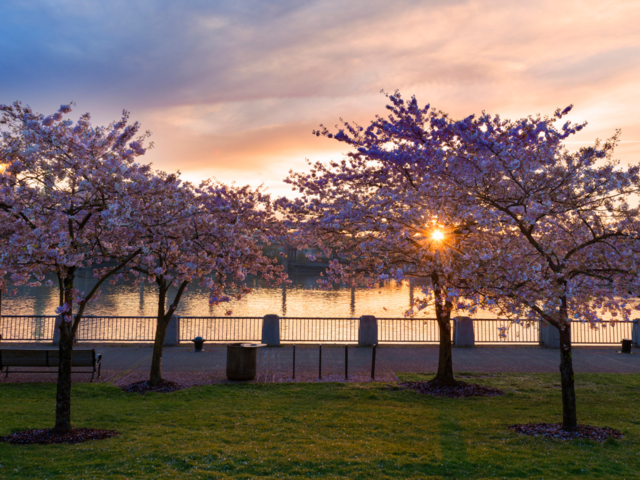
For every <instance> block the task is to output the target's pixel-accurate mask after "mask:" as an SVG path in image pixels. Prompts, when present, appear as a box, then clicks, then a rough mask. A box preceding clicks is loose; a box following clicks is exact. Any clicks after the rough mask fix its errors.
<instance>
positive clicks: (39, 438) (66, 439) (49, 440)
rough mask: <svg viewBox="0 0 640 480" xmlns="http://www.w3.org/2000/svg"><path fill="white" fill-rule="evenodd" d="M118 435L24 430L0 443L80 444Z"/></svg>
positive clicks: (93, 430)
mask: <svg viewBox="0 0 640 480" xmlns="http://www.w3.org/2000/svg"><path fill="white" fill-rule="evenodd" d="M117 435H120V432H116V431H114V430H99V429H97V428H73V429H71V430H69V431H68V432H65V433H57V432H55V431H54V430H53V429H52V428H41V429H36V430H24V431H22V432H16V433H12V434H11V435H7V436H4V437H0V443H11V444H13V445H36V444H38V445H51V444H54V443H70V444H74V443H82V442H88V441H91V440H104V439H105V438H111V437H115V436H117Z"/></svg>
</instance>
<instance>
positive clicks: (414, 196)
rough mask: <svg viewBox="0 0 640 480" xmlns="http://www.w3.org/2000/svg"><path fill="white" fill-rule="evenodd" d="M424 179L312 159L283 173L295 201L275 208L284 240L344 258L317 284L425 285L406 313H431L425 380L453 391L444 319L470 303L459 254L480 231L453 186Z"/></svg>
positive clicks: (360, 163) (473, 245)
mask: <svg viewBox="0 0 640 480" xmlns="http://www.w3.org/2000/svg"><path fill="white" fill-rule="evenodd" d="M345 127H346V128H347V129H351V131H352V133H354V134H357V133H356V132H359V131H360V130H359V128H358V127H357V126H351V125H349V124H345ZM323 133H325V134H326V135H329V136H332V135H331V134H330V133H328V131H326V130H324V131H323ZM394 147H395V148H397V149H402V148H403V146H402V145H401V144H398V145H395V146H394ZM425 174H426V171H425V170H422V169H419V168H413V166H411V167H407V168H400V169H398V168H396V167H395V166H394V165H393V164H389V162H386V161H385V160H384V159H382V160H378V159H371V158H368V157H365V156H361V155H360V154H359V153H358V152H352V153H350V154H348V156H347V158H346V159H343V160H342V161H340V162H331V163H330V164H323V163H320V162H318V163H316V164H314V165H312V168H311V170H310V172H309V173H291V174H290V176H289V178H288V179H286V180H285V181H286V182H287V183H289V184H291V185H292V186H293V189H294V191H297V192H299V193H300V196H299V197H298V198H296V199H294V200H287V199H280V200H279V201H278V205H279V206H280V207H281V208H282V210H283V212H284V213H285V215H286V216H287V220H288V222H289V227H290V229H291V233H290V238H289V242H291V243H295V244H298V245H300V246H304V247H312V248H319V249H321V250H324V251H326V252H327V256H329V255H328V253H329V252H330V251H334V252H337V253H338V254H339V255H340V256H341V257H342V258H344V259H345V260H346V262H344V263H342V264H341V263H339V262H338V260H334V261H332V262H331V264H330V268H329V269H328V271H327V274H328V276H327V280H324V281H321V282H320V283H322V284H323V285H324V286H326V287H329V286H330V285H331V283H332V282H336V283H338V282H344V283H347V284H351V285H352V286H355V285H357V284H364V285H367V286H369V287H372V286H373V285H374V284H375V283H376V282H379V281H381V280H387V279H390V278H395V279H396V280H398V281H399V280H402V279H404V278H422V279H426V280H427V284H426V285H424V286H423V287H422V289H423V293H424V297H422V298H420V299H418V300H417V301H416V302H415V304H414V305H412V308H411V310H410V311H409V312H407V315H414V314H416V313H417V312H421V311H424V310H425V309H427V308H433V310H434V311H435V316H436V319H437V323H438V327H439V332H440V341H439V361H438V371H437V374H436V376H435V377H434V378H433V379H432V380H431V382H430V383H431V384H432V385H434V386H455V385H457V384H459V382H457V381H456V380H455V377H454V375H453V358H452V348H451V345H452V335H451V333H452V332H451V318H452V314H453V313H455V312H456V311H459V310H463V309H464V308H465V307H467V306H470V305H475V304H476V303H477V302H478V297H477V294H476V293H475V292H474V291H472V290H469V289H465V288H463V287H464V284H465V282H469V281H470V279H472V278H473V277H474V276H475V275H476V271H475V270H474V265H475V264H474V263H473V262H471V261H470V257H469V255H468V254H466V253H465V252H469V251H477V249H478V245H479V243H480V242H482V241H486V240H487V239H486V238H485V237H486V236H487V235H488V232H487V230H486V229H484V228H483V226H484V221H483V216H482V215H481V214H480V210H479V209H477V208H476V206H475V205H469V206H467V205H465V204H464V203H462V202H458V201H457V197H458V192H457V190H455V189H444V188H439V189H438V191H437V192H436V191H434V187H433V184H432V183H431V182H430V180H429V179H428V178H425Z"/></svg>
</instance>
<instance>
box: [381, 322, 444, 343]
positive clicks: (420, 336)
mask: <svg viewBox="0 0 640 480" xmlns="http://www.w3.org/2000/svg"><path fill="white" fill-rule="evenodd" d="M377 320H378V341H379V342H380V343H439V342H440V329H439V327H438V322H437V321H436V319H435V318H378V319H377Z"/></svg>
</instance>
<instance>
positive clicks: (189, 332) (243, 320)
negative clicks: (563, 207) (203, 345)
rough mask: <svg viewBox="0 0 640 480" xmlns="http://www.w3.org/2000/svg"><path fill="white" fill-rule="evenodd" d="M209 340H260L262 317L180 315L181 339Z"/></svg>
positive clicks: (184, 340)
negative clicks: (198, 338)
mask: <svg viewBox="0 0 640 480" xmlns="http://www.w3.org/2000/svg"><path fill="white" fill-rule="evenodd" d="M198 336H200V337H202V338H204V339H205V340H207V341H208V342H259V341H260V340H261V339H262V317H180V339H181V341H183V342H186V341H189V340H192V339H193V338H195V337H198Z"/></svg>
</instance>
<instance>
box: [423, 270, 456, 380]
mask: <svg viewBox="0 0 640 480" xmlns="http://www.w3.org/2000/svg"><path fill="white" fill-rule="evenodd" d="M431 281H432V282H433V285H434V293H435V296H436V305H435V306H436V320H437V322H438V328H439V330H440V344H439V352H438V373H436V376H435V377H434V378H432V379H431V380H429V383H430V384H431V385H437V386H443V387H450V386H456V385H459V384H460V382H458V381H456V379H455V378H454V376H453V351H452V347H451V309H452V305H451V302H449V301H446V302H445V304H444V305H442V304H441V303H440V302H439V301H438V299H439V298H441V294H442V289H441V288H440V286H439V284H438V281H439V277H438V274H437V273H435V272H434V273H433V274H432V275H431Z"/></svg>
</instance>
